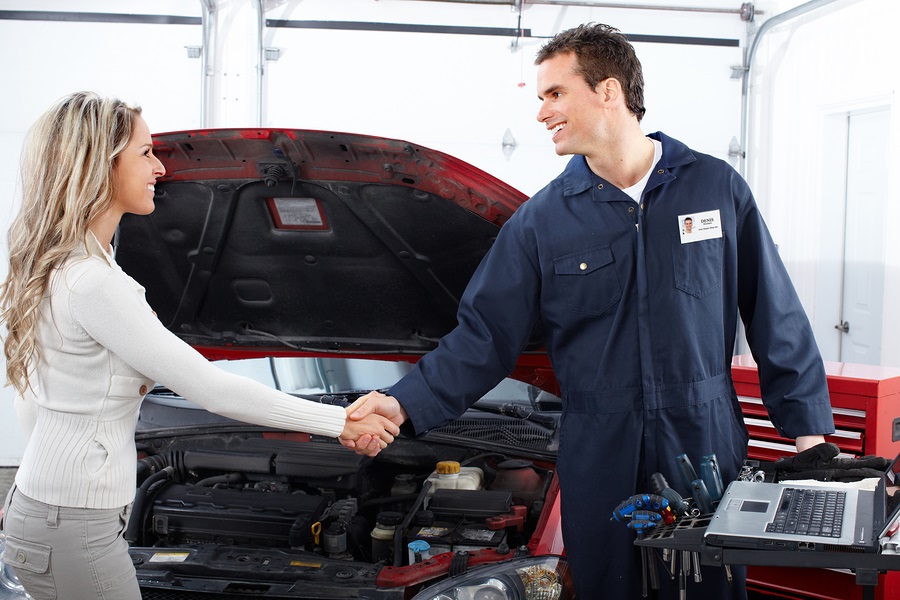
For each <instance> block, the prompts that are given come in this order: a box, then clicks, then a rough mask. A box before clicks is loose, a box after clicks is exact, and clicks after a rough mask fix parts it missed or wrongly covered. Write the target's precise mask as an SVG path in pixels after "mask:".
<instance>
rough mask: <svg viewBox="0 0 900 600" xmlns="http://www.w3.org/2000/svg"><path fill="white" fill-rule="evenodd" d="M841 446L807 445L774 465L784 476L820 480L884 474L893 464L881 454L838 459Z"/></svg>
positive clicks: (828, 443)
mask: <svg viewBox="0 0 900 600" xmlns="http://www.w3.org/2000/svg"><path fill="white" fill-rule="evenodd" d="M839 452H840V448H838V447H837V445H836V444H832V443H830V442H823V443H821V444H816V445H815V446H813V447H812V448H807V449H806V450H804V451H803V452H800V453H799V454H797V455H796V456H790V457H782V458H779V459H778V460H776V461H775V463H774V465H773V466H774V467H775V470H776V471H777V472H778V476H779V478H780V479H816V480H818V481H859V480H861V479H867V478H869V477H881V476H882V475H883V474H884V471H885V469H887V468H888V465H890V464H891V461H889V460H888V459H886V458H882V457H880V456H873V455H868V456H861V457H860V458H838V457H837V455H838V453H839Z"/></svg>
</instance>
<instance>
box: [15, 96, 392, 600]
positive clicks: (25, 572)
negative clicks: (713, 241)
mask: <svg viewBox="0 0 900 600" xmlns="http://www.w3.org/2000/svg"><path fill="white" fill-rule="evenodd" d="M164 174H165V169H164V167H163V165H162V163H161V162H160V161H159V159H157V158H156V156H154V154H153V146H152V140H151V137H150V130H149V129H148V127H147V124H146V123H145V122H144V119H143V118H142V116H141V110H140V108H138V107H134V106H129V105H127V104H125V103H123V102H121V101H119V100H116V99H110V98H101V97H99V96H97V95H96V94H93V93H89V92H79V93H75V94H71V95H69V96H67V97H65V98H62V99H61V100H59V101H58V102H57V103H56V104H55V105H54V106H52V107H51V108H50V110H49V111H47V112H46V113H45V114H44V115H43V116H42V117H41V118H40V119H39V120H38V121H37V122H36V123H35V125H34V126H33V127H32V129H31V131H30V132H29V137H28V139H27V141H26V145H25V151H24V154H23V159H22V181H23V186H22V187H23V189H22V197H23V202H22V207H21V210H20V212H19V214H18V216H16V218H15V220H14V221H13V223H12V226H11V227H10V231H9V255H10V265H9V274H8V276H7V278H6V281H5V282H4V283H3V284H2V286H0V309H2V321H3V324H4V325H5V326H6V329H7V333H6V338H5V340H4V342H5V344H4V351H5V355H6V365H7V383H8V384H9V385H12V386H13V387H14V388H15V389H16V390H17V391H18V392H19V397H18V399H17V401H16V409H17V414H18V416H19V419H20V422H21V423H22V426H23V429H24V431H25V435H26V440H27V445H26V448H25V453H24V456H23V458H22V462H21V465H20V467H19V469H18V471H17V473H16V482H15V485H14V486H13V488H12V490H11V491H10V494H9V496H8V498H7V506H6V507H5V510H4V511H3V518H4V523H3V527H4V531H5V533H6V536H7V537H6V544H7V546H6V552H5V554H4V560H5V562H7V564H9V565H11V566H12V567H13V569H14V570H15V573H16V575H17V576H18V577H19V579H20V581H21V582H22V584H23V585H24V586H25V589H26V591H27V592H28V593H29V594H30V595H31V596H32V597H33V598H35V600H44V599H46V600H53V599H57V598H59V599H63V600H96V599H98V598H106V599H116V600H139V599H140V597H141V595H140V592H139V590H138V584H137V580H136V577H135V571H134V567H133V566H132V563H131V559H130V557H129V555H128V548H127V543H126V542H125V540H124V538H123V537H122V531H123V528H124V526H125V523H126V521H127V512H128V506H129V503H130V502H131V501H132V498H133V495H134V492H135V471H136V454H135V446H134V432H135V423H136V419H137V414H138V407H139V406H140V403H141V400H142V398H143V396H144V394H146V393H147V390H148V389H149V388H150V387H152V385H153V383H154V382H159V383H162V384H164V385H166V386H167V387H169V388H170V389H172V390H174V391H176V392H178V393H179V394H181V395H183V396H184V397H186V398H189V399H191V400H192V401H194V402H196V403H197V404H199V405H201V406H203V407H205V408H207V409H208V410H210V411H213V412H216V413H218V414H221V415H224V416H227V417H230V418H233V419H238V420H242V421H246V422H251V423H256V424H259V425H265V426H271V427H278V428H281V429H290V430H300V431H306V432H310V433H316V434H320V435H328V436H332V437H339V438H341V441H342V443H344V444H345V445H347V446H349V447H355V449H356V450H357V452H360V453H365V454H369V455H374V454H377V452H378V451H379V450H380V449H381V448H383V447H384V446H385V445H386V444H387V443H390V442H391V441H392V440H393V436H394V435H395V434H396V433H397V426H396V425H394V424H393V423H391V422H390V421H389V420H387V419H385V418H383V417H381V416H378V415H373V418H372V420H367V421H365V422H362V421H350V420H347V419H346V412H345V410H344V409H342V408H340V407H337V406H325V405H319V404H316V403H314V402H307V401H304V400H301V399H298V398H295V397H293V396H290V395H287V394H284V393H282V392H279V391H276V390H273V389H271V388H268V387H266V386H264V385H262V384H259V383H257V382H254V381H252V380H250V379H246V378H243V377H239V376H235V375H232V374H229V373H226V372H224V371H222V370H221V369H218V368H217V367H215V366H214V365H212V364H210V363H209V362H208V361H207V360H206V359H204V358H203V357H202V356H201V355H200V354H199V353H197V352H196V351H195V350H193V349H192V348H191V347H190V346H188V345H187V344H185V343H184V342H183V341H181V340H180V339H179V338H177V337H176V336H175V335H174V334H172V333H170V332H169V331H168V330H166V328H165V327H163V325H162V324H161V323H160V322H159V320H158V319H156V317H155V315H154V313H153V311H152V309H151V308H150V306H148V305H147V303H146V301H145V299H144V290H143V288H141V287H140V285H139V284H138V283H137V282H135V281H134V280H133V279H131V278H130V277H129V276H128V275H126V274H125V273H124V272H123V271H122V270H121V269H120V268H119V267H118V265H117V264H116V262H115V260H114V259H113V257H112V254H111V248H110V242H111V240H112V237H113V234H114V232H115V230H116V227H117V226H118V224H119V220H120V218H121V217H122V215H123V214H125V213H132V214H137V215H146V214H149V213H151V212H152V211H153V208H154V205H153V196H154V186H155V183H156V180H157V179H158V178H159V177H161V176H163V175H164ZM360 436H362V438H360Z"/></svg>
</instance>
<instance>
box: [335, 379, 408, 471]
mask: <svg viewBox="0 0 900 600" xmlns="http://www.w3.org/2000/svg"><path fill="white" fill-rule="evenodd" d="M370 415H379V416H380V417H381V418H383V419H385V420H386V421H389V422H390V423H391V424H393V425H394V426H396V428H399V427H400V425H402V424H403V422H404V421H406V419H408V418H409V416H408V415H407V414H406V410H404V408H403V407H402V406H401V405H400V403H399V402H398V401H397V399H396V398H394V397H393V396H387V395H385V394H382V393H381V392H377V391H373V392H369V393H368V394H366V395H365V396H362V397H361V398H359V399H358V400H357V401H356V402H354V403H353V404H351V405H350V406H348V407H347V420H348V422H349V421H362V420H363V419H366V418H367V417H370ZM397 431H399V429H396V430H395V431H394V432H392V434H393V435H396V432H397ZM339 439H340V442H341V444H342V445H343V446H344V447H345V448H349V449H350V450H353V451H354V452H356V453H357V454H366V455H368V456H375V454H378V452H379V451H380V450H382V449H383V448H384V447H387V444H384V446H381V444H380V442H381V441H383V439H381V438H379V437H378V436H373V435H370V434H368V433H363V434H362V435H360V436H359V437H357V438H350V437H345V436H343V435H342V436H341V437H340V438H339ZM373 450H374V453H373Z"/></svg>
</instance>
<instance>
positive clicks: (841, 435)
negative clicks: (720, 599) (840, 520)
mask: <svg viewBox="0 0 900 600" xmlns="http://www.w3.org/2000/svg"><path fill="white" fill-rule="evenodd" d="M731 371H732V375H733V377H734V387H735V390H736V391H737V394H738V400H739V401H740V403H741V409H742V410H743V413H744V422H745V423H746V424H747V429H748V430H749V431H750V450H749V456H750V458H753V459H758V460H766V461H770V460H775V459H776V458H779V457H781V456H787V455H790V454H794V453H795V451H796V450H795V447H794V442H793V440H789V439H785V438H782V437H780V436H779V435H778V433H777V432H776V431H775V428H774V427H773V426H772V423H771V422H770V421H769V418H768V415H767V413H766V409H765V407H764V406H763V404H762V400H760V397H761V395H760V391H759V378H758V377H757V373H756V364H755V363H754V362H753V359H752V357H750V356H749V355H742V356H736V357H734V360H733V361H732V368H731ZM825 371H826V374H827V376H828V391H829V393H830V395H831V406H832V408H833V411H834V425H835V433H834V435H831V436H826V440H827V441H829V442H834V443H835V444H837V445H838V447H840V449H841V452H842V453H844V454H847V455H854V456H863V455H866V454H876V455H878V456H884V457H886V458H894V456H896V455H897V454H898V452H900V368H896V367H879V366H872V365H860V364H849V363H835V362H826V363H825ZM747 579H748V581H747V587H748V589H751V590H754V591H758V592H761V593H764V594H768V595H771V596H773V597H779V598H796V599H803V600H806V599H813V598H815V599H817V600H832V599H833V600H851V599H857V598H860V599H861V598H862V597H863V592H862V590H863V588H861V587H860V586H858V585H856V577H855V575H854V574H853V573H851V572H850V571H842V570H832V569H786V568H779V567H757V566H752V567H749V571H748V578H747ZM875 598H876V600H900V571H890V572H888V573H886V574H880V575H879V583H878V587H877V588H876V590H875Z"/></svg>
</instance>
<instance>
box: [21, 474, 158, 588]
mask: <svg viewBox="0 0 900 600" xmlns="http://www.w3.org/2000/svg"><path fill="white" fill-rule="evenodd" d="M6 502H7V506H6V507H5V508H4V510H3V530H4V533H5V534H6V551H5V553H4V556H3V560H4V562H6V563H7V564H8V565H10V566H11V567H12V568H13V571H15V574H16V577H18V578H19V581H20V582H21V583H22V585H23V586H25V591H27V592H28V593H29V594H30V595H31V597H32V598H34V600H141V593H140V590H139V589H138V584H137V578H136V576H135V571H134V565H132V563H131V557H130V556H129V555H128V543H127V542H126V541H125V538H124V537H122V534H123V533H124V531H125V526H126V524H127V523H128V511H129V509H130V506H126V507H124V508H113V509H95V508H69V507H65V506H53V505H50V504H44V503H43V502H38V501H37V500H33V499H31V498H29V497H27V496H25V495H24V494H22V493H21V492H19V491H18V490H16V488H15V486H13V488H12V489H11V490H10V493H9V497H8V498H7V501H6Z"/></svg>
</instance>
